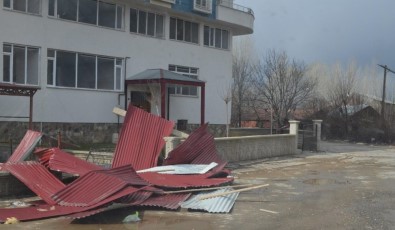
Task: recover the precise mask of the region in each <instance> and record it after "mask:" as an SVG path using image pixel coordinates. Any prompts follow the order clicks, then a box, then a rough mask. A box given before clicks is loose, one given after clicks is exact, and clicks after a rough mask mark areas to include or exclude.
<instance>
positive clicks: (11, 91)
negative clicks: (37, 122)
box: [0, 83, 40, 129]
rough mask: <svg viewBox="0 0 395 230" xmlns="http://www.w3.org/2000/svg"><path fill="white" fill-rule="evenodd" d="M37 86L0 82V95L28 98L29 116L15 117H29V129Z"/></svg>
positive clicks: (31, 125)
mask: <svg viewBox="0 0 395 230" xmlns="http://www.w3.org/2000/svg"><path fill="white" fill-rule="evenodd" d="M39 89H40V87H38V86H25V85H14V84H6V83H0V95H8V96H27V97H29V98H30V103H29V117H16V118H29V129H32V128H33V124H32V122H33V96H34V94H35V93H36V92H37V90H39Z"/></svg>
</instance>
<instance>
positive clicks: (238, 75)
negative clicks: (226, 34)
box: [231, 39, 254, 127]
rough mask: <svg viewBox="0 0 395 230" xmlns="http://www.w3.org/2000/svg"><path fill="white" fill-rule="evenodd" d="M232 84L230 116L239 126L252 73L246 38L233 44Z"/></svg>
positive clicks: (249, 49)
mask: <svg viewBox="0 0 395 230" xmlns="http://www.w3.org/2000/svg"><path fill="white" fill-rule="evenodd" d="M233 47H234V48H233V71H232V76H233V85H232V116H231V123H232V125H233V126H236V127H240V126H241V121H242V115H243V112H244V110H245V108H246V103H247V99H246V95H247V91H248V89H249V84H250V82H251V80H250V79H251V76H252V73H253V70H254V69H253V54H252V44H251V41H250V40H248V39H244V40H239V41H237V42H235V44H234V46H233Z"/></svg>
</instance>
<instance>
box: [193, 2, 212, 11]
mask: <svg viewBox="0 0 395 230" xmlns="http://www.w3.org/2000/svg"><path fill="white" fill-rule="evenodd" d="M211 5H212V3H211V0H194V4H193V9H194V10H196V11H199V12H202V13H207V14H211V12H212V6H211Z"/></svg>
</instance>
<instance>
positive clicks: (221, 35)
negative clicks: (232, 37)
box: [203, 26, 229, 49]
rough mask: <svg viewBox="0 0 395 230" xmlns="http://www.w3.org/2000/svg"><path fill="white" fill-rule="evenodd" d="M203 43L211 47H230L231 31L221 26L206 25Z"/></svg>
mask: <svg viewBox="0 0 395 230" xmlns="http://www.w3.org/2000/svg"><path fill="white" fill-rule="evenodd" d="M203 44H204V45H205V46H209V47H216V48H220V49H229V31H228V30H223V29H219V28H214V27H209V26H204V41H203Z"/></svg>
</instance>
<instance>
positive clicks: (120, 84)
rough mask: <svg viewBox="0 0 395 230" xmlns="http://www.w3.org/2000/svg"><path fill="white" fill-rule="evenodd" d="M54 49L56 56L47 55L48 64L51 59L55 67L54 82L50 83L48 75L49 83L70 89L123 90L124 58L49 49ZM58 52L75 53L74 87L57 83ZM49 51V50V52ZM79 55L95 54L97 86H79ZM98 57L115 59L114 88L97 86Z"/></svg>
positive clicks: (96, 80) (96, 81)
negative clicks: (118, 74)
mask: <svg viewBox="0 0 395 230" xmlns="http://www.w3.org/2000/svg"><path fill="white" fill-rule="evenodd" d="M48 50H52V51H53V52H54V57H48V55H47V65H48V62H49V61H53V63H54V67H53V69H52V71H53V72H52V83H53V84H48V77H47V85H48V86H51V87H56V88H68V89H82V90H98V91H112V92H120V91H122V87H123V84H124V83H123V66H124V64H125V59H124V58H119V57H109V56H103V55H96V54H87V53H79V52H73V51H66V50H56V49H48ZM58 52H68V53H74V54H76V55H75V64H76V65H75V66H76V68H75V73H74V77H75V79H74V80H75V84H74V86H73V87H67V86H58V85H56V78H57V76H56V67H57V65H56V64H57V63H56V59H57V53H58ZM47 53H48V52H47ZM79 55H87V56H94V57H95V88H83V87H78V56H79ZM98 58H107V59H113V60H114V75H113V83H114V87H113V89H99V88H98V86H97V83H98ZM117 60H118V61H121V64H117ZM117 69H118V70H119V71H120V79H119V81H120V82H119V86H120V87H119V89H117V76H116V72H117Z"/></svg>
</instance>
